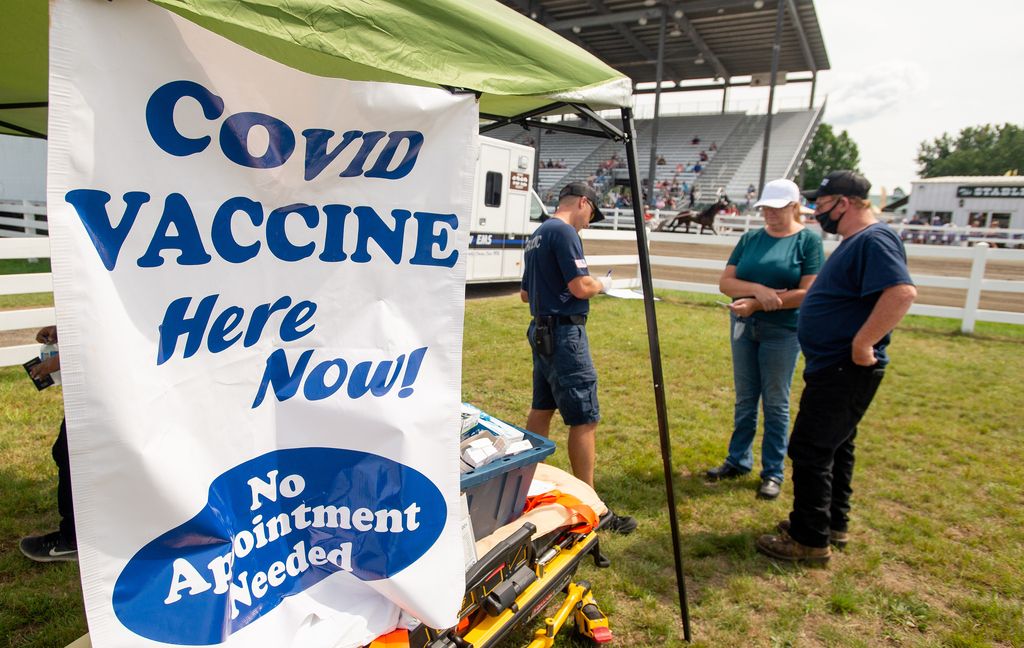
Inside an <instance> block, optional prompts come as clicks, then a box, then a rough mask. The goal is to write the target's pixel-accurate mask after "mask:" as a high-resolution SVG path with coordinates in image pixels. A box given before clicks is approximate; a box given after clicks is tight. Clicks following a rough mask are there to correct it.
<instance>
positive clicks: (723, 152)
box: [488, 107, 824, 202]
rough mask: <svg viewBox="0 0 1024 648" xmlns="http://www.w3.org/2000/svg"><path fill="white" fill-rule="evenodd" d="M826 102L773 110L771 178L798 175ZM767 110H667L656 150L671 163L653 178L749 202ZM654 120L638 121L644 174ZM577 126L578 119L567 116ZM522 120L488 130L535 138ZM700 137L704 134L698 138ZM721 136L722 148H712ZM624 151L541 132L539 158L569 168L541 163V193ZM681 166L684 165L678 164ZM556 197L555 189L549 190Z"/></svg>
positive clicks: (707, 196) (705, 196) (705, 195)
mask: <svg viewBox="0 0 1024 648" xmlns="http://www.w3.org/2000/svg"><path fill="white" fill-rule="evenodd" d="M823 110H824V108H823V107H822V108H816V109H813V110H800V111H783V112H779V113H776V114H775V115H774V116H773V123H772V138H771V146H770V150H769V154H768V170H767V176H768V178H769V179H774V178H779V177H788V178H792V177H794V176H795V175H796V173H797V172H798V171H799V165H800V164H801V163H802V162H803V155H804V154H805V153H806V150H807V147H808V146H809V145H810V141H811V139H812V138H813V136H814V132H815V130H816V129H817V125H818V123H819V122H820V119H821V114H822V111H823ZM766 119H767V117H766V116H765V115H747V114H743V113H721V114H712V115H707V114H702V115H683V116H670V117H662V118H661V121H660V123H659V125H658V154H659V155H660V156H662V157H664V158H665V164H662V165H657V166H656V167H655V182H656V183H660V182H664V181H672V180H673V179H676V180H678V181H679V182H680V183H682V182H685V183H686V184H687V185H692V184H693V183H694V181H696V186H697V187H698V189H700V191H701V195H702V202H708V201H710V200H712V199H713V197H714V196H715V192H716V190H717V189H718V188H719V187H722V188H724V189H725V191H726V193H727V194H728V195H729V196H730V197H732V198H733V200H735V201H737V202H742V201H743V196H744V194H745V193H746V190H747V186H748V185H750V184H754V185H756V184H757V182H758V179H759V175H760V170H761V149H762V147H763V141H764V127H765V121H766ZM653 123H654V122H653V120H650V119H644V120H637V121H636V130H637V154H638V161H639V166H640V176H641V178H646V177H647V173H648V170H649V164H650V155H651V132H652V127H653ZM567 124H573V125H579V122H572V121H570V122H567ZM535 133H536V131H533V132H532V133H530V132H527V131H525V130H523V129H522V128H521V127H519V126H506V127H503V128H500V129H497V130H495V131H492V132H490V133H488V135H489V136H492V137H497V138H499V139H504V140H507V141H514V142H518V143H520V144H532V143H533V140H534V134H535ZM694 136H697V137H699V138H700V142H699V143H698V144H692V143H691V142H692V140H693V138H694ZM712 143H715V144H716V147H717V150H715V151H713V150H711V148H710V147H711V144H712ZM701 151H704V152H706V153H707V155H708V161H707V162H704V163H702V164H703V165H704V169H703V170H702V172H701V173H700V175H699V176H698V175H697V174H694V173H693V172H686V171H685V168H686V167H688V166H691V165H693V163H694V162H696V161H698V159H699V155H700V152H701ZM613 153H615V154H618V156H619V158H620V159H622V160H625V151H624V149H623V146H622V145H621V144H619V143H616V142H611V141H607V140H600V139H597V138H590V137H580V136H578V135H572V134H568V133H559V132H550V133H543V134H542V135H541V137H540V160H541V165H542V167H543V165H544V164H545V163H546V162H547V161H548V160H552V161H556V162H557V161H559V160H564V161H565V168H558V169H548V168H541V169H539V170H538V180H539V187H540V192H539V193H540V194H541V196H542V197H543V196H545V195H548V194H549V192H553V191H557V189H558V188H559V187H561V186H562V185H564V184H565V183H567V182H571V181H575V180H586V179H587V178H589V177H591V176H593V175H594V174H595V173H596V171H597V168H598V167H599V166H600V165H601V163H602V162H604V161H605V160H607V159H608V158H609V157H611V155H612V154H613ZM678 165H682V166H683V169H684V171H682V172H679V171H677V168H678ZM549 197H550V196H549Z"/></svg>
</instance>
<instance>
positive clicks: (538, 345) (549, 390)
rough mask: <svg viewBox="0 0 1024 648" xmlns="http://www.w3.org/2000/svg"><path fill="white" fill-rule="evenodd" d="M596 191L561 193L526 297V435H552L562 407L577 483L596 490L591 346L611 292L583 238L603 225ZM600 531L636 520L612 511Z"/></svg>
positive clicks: (576, 187) (580, 187) (529, 248)
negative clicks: (590, 332) (529, 379)
mask: <svg viewBox="0 0 1024 648" xmlns="http://www.w3.org/2000/svg"><path fill="white" fill-rule="evenodd" d="M597 203H598V198H597V193H596V192H595V191H594V190H593V189H592V188H591V187H590V186H589V185H587V184H586V183H583V182H572V183H569V184H568V185H566V186H565V187H564V188H563V189H562V191H561V192H560V193H559V195H558V207H557V208H556V210H555V213H554V215H553V216H552V217H551V218H549V219H548V220H546V221H545V222H544V223H543V224H542V225H541V226H540V227H538V228H537V231H536V232H534V234H533V236H531V237H530V240H529V242H527V244H526V255H525V257H526V258H525V270H524V272H523V283H522V289H521V290H520V293H519V295H520V297H521V298H522V300H523V301H524V302H527V303H528V304H530V314H531V315H532V316H533V320H532V321H531V322H530V326H529V328H528V330H527V338H528V339H529V341H530V347H531V349H532V350H533V402H532V405H531V409H530V413H529V415H528V416H527V419H526V429H527V430H529V431H530V432H533V433H535V434H540V435H542V436H545V437H547V436H548V433H549V431H550V428H551V419H552V417H553V416H554V413H555V410H556V409H557V410H558V411H559V412H560V413H561V415H562V420H563V421H564V422H565V424H566V425H568V426H569V463H570V464H571V465H572V472H573V474H574V475H575V476H576V478H577V479H580V480H581V481H584V482H586V483H587V484H588V485H590V486H591V487H593V486H594V462H595V455H596V451H595V445H596V437H597V423H598V421H600V420H601V416H600V414H599V412H598V404H597V372H596V371H595V369H594V363H593V361H592V360H591V358H590V347H589V344H588V341H587V329H586V324H587V314H588V312H589V311H590V298H591V297H594V296H595V295H597V294H598V293H602V292H606V291H607V289H608V288H609V287H610V285H611V279H610V278H607V277H606V278H602V279H596V278H594V277H591V276H590V270H589V269H588V268H587V260H586V259H585V258H584V256H583V243H582V241H581V240H580V236H579V232H580V231H581V230H583V229H585V228H586V227H588V226H589V225H590V224H591V223H596V222H598V221H600V220H603V219H604V216H603V215H602V214H601V210H600V209H599V208H598V206H597ZM600 526H601V528H608V529H611V530H612V531H616V532H618V533H622V534H628V533H632V532H633V530H634V529H636V526H637V523H636V520H634V519H633V518H631V517H627V516H619V515H615V514H614V513H609V514H608V517H607V518H606V519H604V520H602V523H601V525H600Z"/></svg>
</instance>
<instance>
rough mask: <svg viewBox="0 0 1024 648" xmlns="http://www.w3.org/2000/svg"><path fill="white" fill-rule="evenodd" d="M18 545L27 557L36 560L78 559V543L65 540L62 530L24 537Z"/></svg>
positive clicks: (75, 560) (74, 560) (72, 560)
mask: <svg viewBox="0 0 1024 648" xmlns="http://www.w3.org/2000/svg"><path fill="white" fill-rule="evenodd" d="M18 547H19V548H20V549H21V553H23V554H25V557H26V558H29V559H31V560H34V561H36V562H58V561H71V562H77V561H78V545H77V544H76V543H74V542H68V541H66V540H64V539H63V538H62V537H61V535H60V531H54V532H53V533H47V534H46V535H41V536H29V537H27V538H22V539H21V542H20V543H19V544H18Z"/></svg>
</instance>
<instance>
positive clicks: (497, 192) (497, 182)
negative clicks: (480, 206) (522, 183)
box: [484, 171, 503, 207]
mask: <svg viewBox="0 0 1024 648" xmlns="http://www.w3.org/2000/svg"><path fill="white" fill-rule="evenodd" d="M502 186H503V183H502V177H501V174H500V173H498V172H497V171H488V172H487V179H486V181H485V182H484V205H486V206H487V207H501V188H502Z"/></svg>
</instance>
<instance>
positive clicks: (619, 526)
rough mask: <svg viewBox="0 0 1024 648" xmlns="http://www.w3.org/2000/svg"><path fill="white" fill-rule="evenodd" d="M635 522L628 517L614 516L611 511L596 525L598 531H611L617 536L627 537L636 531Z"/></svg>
mask: <svg viewBox="0 0 1024 648" xmlns="http://www.w3.org/2000/svg"><path fill="white" fill-rule="evenodd" d="M636 525H637V522H636V520H635V519H633V518H631V517H629V516H628V515H616V514H614V513H612V512H611V511H608V513H607V514H606V515H605V516H604V517H602V518H601V523H600V524H599V525H598V527H597V528H598V531H604V530H608V531H612V532H614V533H618V534H619V535H629V534H630V533H633V532H634V531H636Z"/></svg>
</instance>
